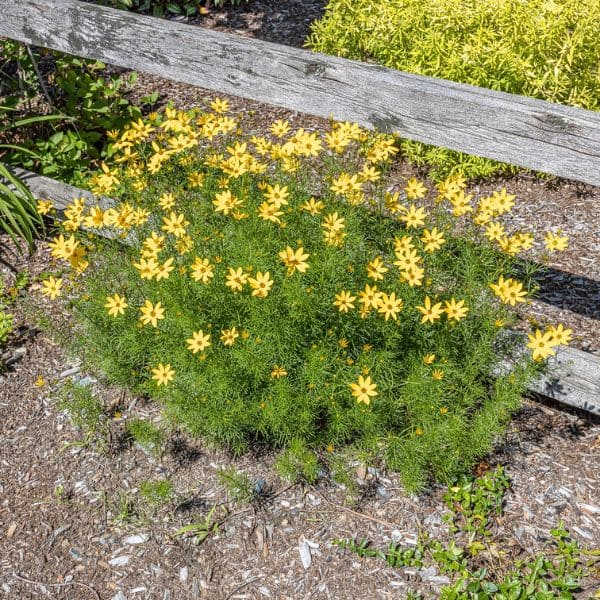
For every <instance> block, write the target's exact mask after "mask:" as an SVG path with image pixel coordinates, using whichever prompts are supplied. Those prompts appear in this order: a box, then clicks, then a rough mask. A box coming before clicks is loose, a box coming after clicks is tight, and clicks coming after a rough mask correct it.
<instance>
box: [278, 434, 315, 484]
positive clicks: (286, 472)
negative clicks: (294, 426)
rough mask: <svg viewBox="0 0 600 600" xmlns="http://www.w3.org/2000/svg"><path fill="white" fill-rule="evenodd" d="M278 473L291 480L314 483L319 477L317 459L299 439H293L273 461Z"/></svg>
mask: <svg viewBox="0 0 600 600" xmlns="http://www.w3.org/2000/svg"><path fill="white" fill-rule="evenodd" d="M275 468H276V469H277V471H278V473H279V475H280V476H281V477H283V479H287V480H288V481H292V482H306V483H314V482H315V481H316V480H317V479H318V477H319V470H320V465H319V459H318V458H317V456H316V454H315V453H314V452H312V451H311V450H310V449H308V448H307V447H306V446H305V445H304V444H303V443H302V442H301V441H300V440H294V441H293V442H292V443H291V444H290V446H289V447H288V448H287V449H286V450H284V451H283V452H282V453H281V454H280V455H279V456H278V457H277V461H276V463H275Z"/></svg>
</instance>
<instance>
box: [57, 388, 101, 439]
mask: <svg viewBox="0 0 600 600" xmlns="http://www.w3.org/2000/svg"><path fill="white" fill-rule="evenodd" d="M57 407H58V409H59V410H61V411H65V412H66V413H67V414H68V415H69V417H70V419H71V421H72V422H73V425H75V427H77V428H78V429H79V430H81V432H82V433H83V434H84V435H85V436H86V438H89V437H91V436H93V435H94V434H95V433H97V432H98V430H99V428H100V426H101V423H102V417H103V414H104V407H103V405H102V402H101V401H100V400H99V399H98V398H97V397H96V396H95V395H94V392H93V390H92V389H91V388H90V387H89V386H83V385H80V384H79V383H76V382H73V381H67V382H66V383H65V384H64V385H63V386H62V388H61V390H60V392H59V395H58V402H57Z"/></svg>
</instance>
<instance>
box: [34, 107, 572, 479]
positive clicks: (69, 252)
mask: <svg viewBox="0 0 600 600" xmlns="http://www.w3.org/2000/svg"><path fill="white" fill-rule="evenodd" d="M225 108H226V103H224V102H222V101H215V103H213V109H214V112H210V113H198V112H188V113H185V112H181V111H176V110H172V109H167V111H166V113H165V114H164V115H162V114H161V115H159V114H154V115H151V116H150V117H149V118H148V119H147V120H146V121H141V120H139V121H137V122H136V123H133V124H132V125H131V126H129V127H128V128H127V129H126V130H124V131H123V132H116V133H114V134H113V135H114V144H113V147H112V150H113V151H114V157H115V161H116V163H115V164H114V166H112V167H108V166H106V165H104V166H103V169H102V170H101V171H99V172H98V173H97V174H95V175H94V176H93V178H92V180H91V185H92V188H93V190H94V192H95V193H97V194H107V195H110V196H112V197H113V198H116V199H118V200H119V201H120V203H119V204H118V205H117V206H116V207H114V208H109V209H103V208H101V207H100V206H97V205H95V204H93V203H92V204H90V203H88V204H87V205H86V203H85V202H84V201H83V200H82V199H76V200H75V201H74V202H73V204H72V205H71V206H69V207H68V208H67V210H66V211H65V217H66V220H65V221H64V222H63V223H62V233H60V235H58V236H57V237H56V238H55V239H54V240H53V241H52V242H51V244H50V246H51V251H52V254H53V256H54V257H55V258H56V259H57V260H59V261H60V266H61V268H62V269H67V268H71V269H72V273H71V274H69V275H63V276H61V277H54V276H53V277H50V278H48V279H47V280H45V281H44V283H43V293H44V294H45V295H46V296H49V297H50V298H56V297H58V296H61V295H64V294H65V292H66V293H67V295H68V296H69V297H70V299H71V304H72V310H73V323H69V336H70V337H71V338H72V339H73V340H74V341H75V342H76V346H77V347H78V349H79V351H80V352H82V353H83V356H84V358H85V359H86V360H87V362H88V364H91V365H92V367H94V368H96V369H99V370H101V371H102V372H104V373H105V374H106V376H107V377H108V378H109V379H110V380H111V381H113V382H117V383H120V384H122V385H126V386H128V387H130V388H132V389H133V390H135V391H136V392H138V393H145V394H148V395H151V396H153V397H154V398H156V399H158V400H160V401H161V402H163V403H164V405H165V408H166V411H167V413H169V414H170V415H172V416H173V417H175V418H176V419H177V420H178V421H179V422H180V423H181V424H182V425H183V426H184V427H186V428H187V429H188V430H189V431H191V432H192V433H194V434H197V435H201V436H203V437H205V438H208V439H210V440H213V441H215V442H218V443H220V444H224V445H226V446H227V447H229V448H231V449H232V450H233V451H236V452H241V451H243V450H244V449H246V448H247V447H248V446H249V445H250V444H251V443H253V442H256V441H259V442H263V443H264V442H267V443H269V444H272V445H273V446H275V447H285V448H287V449H288V453H287V454H285V455H284V456H283V458H282V461H281V464H282V467H283V468H284V470H285V471H290V469H292V470H297V471H299V472H301V473H302V474H303V477H305V478H306V479H312V478H314V476H315V471H316V465H317V462H316V459H315V455H314V454H311V451H313V450H318V449H328V450H331V449H332V448H334V449H335V448H338V447H341V446H343V445H347V444H351V445H354V446H355V447H356V448H357V449H360V451H361V452H370V453H371V454H374V455H376V456H379V457H382V458H384V459H385V461H386V462H387V464H388V465H389V466H390V467H391V468H393V469H397V470H399V471H400V472H401V473H402V476H403V479H404V481H405V483H406V485H407V486H408V487H410V488H412V489H415V488H418V487H420V486H422V485H423V484H424V482H425V481H426V480H427V478H428V476H429V475H433V476H435V477H436V478H440V479H448V478H449V477H451V476H452V475H454V474H456V473H459V472H461V471H462V470H464V469H465V468H467V467H468V466H469V465H471V464H472V463H473V461H474V460H476V459H477V458H478V457H480V456H481V455H482V454H484V453H485V452H487V451H488V450H489V448H490V446H491V444H492V443H493V442H494V440H495V439H496V437H497V435H498V434H499V432H500V431H501V429H502V427H503V425H504V424H505V423H506V422H507V419H508V418H509V415H510V413H511V411H512V410H514V409H515V407H516V406H518V404H519V401H520V394H521V393H522V391H523V389H524V385H525V381H526V379H527V377H528V374H530V372H531V369H532V361H531V360H530V359H529V358H527V359H525V360H524V361H523V362H519V364H517V365H515V367H514V369H513V372H512V374H511V375H507V376H505V377H494V376H493V372H494V369H495V367H496V366H497V365H498V360H499V359H500V358H501V357H505V358H510V357H511V356H512V355H513V353H514V351H515V348H516V347H517V346H518V345H519V344H521V343H522V340H520V339H519V336H516V337H515V336H511V335H507V332H506V330H505V327H506V326H507V325H508V324H510V323H512V322H514V320H515V315H514V311H513V309H512V307H514V306H515V305H516V304H517V303H519V302H525V301H526V298H527V296H528V294H529V291H528V289H527V285H523V283H521V282H519V281H517V280H516V279H515V277H516V276H517V273H518V272H519V267H518V264H517V263H516V259H515V255H516V254H517V253H518V252H520V251H525V250H527V249H529V248H531V247H532V245H533V243H534V240H533V236H532V235H531V234H529V233H526V232H511V231H508V230H505V229H504V227H503V226H502V224H501V223H500V221H499V219H500V217H501V215H502V214H505V213H506V212H508V211H509V210H510V208H511V207H512V205H513V204H514V201H515V199H514V196H511V195H510V194H508V193H507V192H506V190H501V191H498V192H497V193H495V194H493V195H492V196H489V197H486V198H478V199H475V198H474V196H473V195H471V194H468V193H467V192H466V190H465V185H464V182H463V181H461V180H460V179H456V178H455V179H452V180H448V181H446V182H444V184H443V185H441V186H440V187H439V189H438V190H434V191H431V192H428V190H427V189H426V187H425V186H424V185H423V184H422V183H421V182H419V181H417V180H416V179H411V180H409V181H408V182H402V183H399V182H396V183H395V184H394V183H391V182H390V180H389V178H388V176H387V175H386V171H387V170H388V168H389V165H390V162H391V160H390V159H391V156H392V155H393V154H394V153H395V152H396V151H397V149H396V148H395V146H394V139H393V138H392V137H391V136H385V135H368V134H367V133H366V132H364V131H362V130H361V129H360V128H359V127H358V126H356V125H352V124H348V123H342V124H340V123H337V124H333V125H332V127H331V130H330V131H326V132H313V133H311V132H307V131H305V130H298V131H295V132H292V131H291V130H290V128H289V124H287V123H286V122H278V123H275V124H274V125H273V127H272V128H271V131H272V135H270V136H266V137H256V136H253V137H250V138H247V137H244V136H243V133H242V132H241V130H240V129H239V123H238V122H237V121H236V120H235V119H233V118H232V117H230V116H227V115H226V114H223V111H224V110H225ZM390 185H392V187H391V188H390ZM436 200H437V202H436ZM40 210H42V212H49V211H51V210H52V209H51V204H50V203H47V202H46V203H44V204H43V205H42V204H41V205H40ZM84 228H87V229H88V230H89V229H91V230H92V231H94V230H105V232H106V233H109V234H110V235H111V236H112V238H113V239H110V238H108V239H107V238H101V237H91V236H90V234H89V232H86V231H85V229H84ZM546 243H547V245H548V247H561V246H563V247H564V245H565V244H566V239H565V238H563V237H561V236H560V235H554V234H549V236H548V238H547V240H546ZM536 336H538V337H535V336H532V338H531V341H530V344H531V348H532V349H533V350H534V355H533V358H534V359H543V358H545V357H546V356H548V355H550V354H552V353H553V352H554V350H553V348H554V347H555V346H556V345H558V344H560V343H564V342H565V341H567V340H568V336H569V332H568V331H565V330H563V329H562V328H560V329H559V328H552V329H548V330H547V331H544V332H542V331H538V332H537V333H536ZM538 338H539V339H538Z"/></svg>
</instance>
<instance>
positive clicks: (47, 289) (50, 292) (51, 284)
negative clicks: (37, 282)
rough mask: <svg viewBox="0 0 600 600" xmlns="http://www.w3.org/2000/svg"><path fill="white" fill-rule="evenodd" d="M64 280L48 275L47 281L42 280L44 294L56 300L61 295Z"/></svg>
mask: <svg viewBox="0 0 600 600" xmlns="http://www.w3.org/2000/svg"><path fill="white" fill-rule="evenodd" d="M62 284H63V280H62V279H60V278H58V279H55V278H54V277H48V279H46V280H45V281H43V282H42V294H43V295H44V296H48V297H49V298H50V300H54V299H55V298H57V297H58V296H60V295H61V293H62V291H61V289H62Z"/></svg>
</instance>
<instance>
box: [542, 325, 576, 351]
mask: <svg viewBox="0 0 600 600" xmlns="http://www.w3.org/2000/svg"><path fill="white" fill-rule="evenodd" d="M547 332H548V333H549V334H550V336H551V338H552V343H553V344H554V345H555V346H566V345H567V344H568V343H569V342H570V341H571V340H572V339H573V330H572V329H565V328H564V326H563V325H562V324H560V323H559V324H558V325H552V326H551V327H548V329H547Z"/></svg>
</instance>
